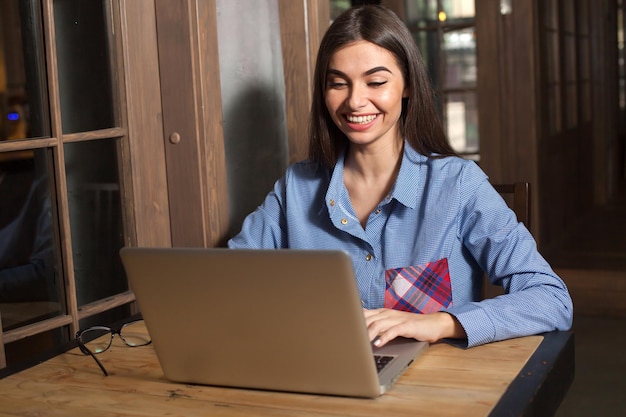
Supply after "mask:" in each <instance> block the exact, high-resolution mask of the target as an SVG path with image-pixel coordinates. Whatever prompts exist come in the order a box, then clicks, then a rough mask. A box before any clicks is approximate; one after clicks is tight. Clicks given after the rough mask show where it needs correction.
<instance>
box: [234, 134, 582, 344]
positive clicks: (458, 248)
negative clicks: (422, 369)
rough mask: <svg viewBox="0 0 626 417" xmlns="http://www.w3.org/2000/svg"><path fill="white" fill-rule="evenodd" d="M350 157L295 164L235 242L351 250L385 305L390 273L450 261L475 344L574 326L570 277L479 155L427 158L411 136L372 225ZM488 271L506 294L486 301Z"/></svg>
mask: <svg viewBox="0 0 626 417" xmlns="http://www.w3.org/2000/svg"><path fill="white" fill-rule="evenodd" d="M343 158H344V156H343V155H342V156H341V157H340V158H339V160H338V161H337V164H336V166H335V168H334V170H332V171H330V170H328V169H326V168H324V167H322V166H320V165H318V164H313V163H310V162H299V163H296V164H294V165H292V166H290V167H289V168H288V170H287V172H286V174H285V176H284V177H283V178H281V179H280V180H278V181H277V182H276V184H275V186H274V189H273V191H271V192H270V193H269V194H268V196H267V197H266V199H265V201H264V202H263V204H261V206H259V207H258V208H257V209H256V210H255V211H254V212H253V213H252V214H250V215H249V216H248V217H247V218H246V219H245V221H244V223H243V227H242V230H241V232H240V233H239V234H238V235H237V236H235V237H234V238H233V239H231V240H230V241H229V242H228V245H229V247H231V248H255V249H262V248H263V249H268V248H269V249H271V248H292V249H340V250H344V251H346V252H348V253H349V254H350V255H351V257H352V260H353V264H354V270H355V274H356V280H357V286H358V289H359V292H360V295H361V299H362V300H363V301H364V305H365V307H366V308H381V307H383V305H384V294H385V271H386V270H389V269H395V268H403V267H408V266H418V265H423V264H425V263H429V262H433V261H437V260H440V259H443V258H447V259H448V266H449V273H450V282H451V286H452V305H451V306H449V307H447V308H446V309H445V310H444V311H447V312H449V313H450V314H452V315H454V316H455V317H456V318H457V320H458V321H459V322H460V323H461V325H462V326H463V328H464V329H465V332H466V334H467V338H468V340H467V346H468V347H469V346H475V345H479V344H483V343H487V342H492V341H496V340H503V339H508V338H512V337H518V336H525V335H530V334H537V333H542V332H545V331H551V330H555V329H559V330H567V329H569V328H570V327H571V323H572V300H571V298H570V296H569V293H568V291H567V288H566V286H565V284H564V282H563V281H562V280H561V279H560V278H559V277H558V276H557V275H556V274H555V273H554V271H553V270H552V269H551V268H550V266H549V265H548V263H547V262H546V261H545V259H544V258H543V257H542V256H541V255H540V254H539V252H538V251H537V248H536V243H535V241H534V239H533V237H532V236H531V234H530V233H529V231H528V230H527V229H526V227H525V226H524V225H523V224H522V223H519V222H518V221H517V219H516V217H515V214H514V213H513V211H512V210H511V209H510V208H509V207H508V206H507V205H506V203H505V201H504V200H503V199H502V197H501V196H500V194H498V193H497V192H496V191H495V190H494V189H493V187H492V186H491V184H490V183H489V181H488V178H487V176H486V175H485V173H484V172H483V171H482V170H481V169H480V168H479V167H478V166H477V165H476V164H475V163H474V162H473V161H468V160H465V159H462V158H457V157H446V158H440V159H435V158H428V157H426V156H423V155H421V154H419V153H417V152H416V151H415V150H413V149H412V148H411V147H410V146H409V145H408V143H405V146H404V156H403V159H402V164H401V166H400V172H399V173H398V178H397V180H396V183H395V184H394V186H393V188H392V191H391V193H390V194H389V195H388V196H387V197H386V198H385V199H384V200H383V201H381V202H380V204H379V205H378V207H377V208H376V209H375V210H374V211H373V212H372V213H371V214H370V216H369V218H368V220H367V224H366V227H365V228H363V227H362V226H361V224H360V222H359V219H358V218H357V216H356V214H355V212H354V210H353V208H352V205H351V203H350V198H349V196H348V191H347V189H346V187H345V185H344V183H343V165H344V164H343V162H344V159H343ZM483 271H485V272H486V273H487V274H488V276H489V279H490V280H491V282H493V283H496V284H501V285H503V286H504V288H505V291H506V292H507V294H506V295H503V296H500V297H496V298H494V299H489V300H483V301H479V300H480V294H481V285H482V277H483Z"/></svg>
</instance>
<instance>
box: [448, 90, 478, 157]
mask: <svg viewBox="0 0 626 417" xmlns="http://www.w3.org/2000/svg"><path fill="white" fill-rule="evenodd" d="M444 122H445V126H446V130H447V134H448V137H449V138H450V144H451V145H452V147H453V148H454V150H455V151H457V152H460V153H469V154H472V153H478V152H479V147H478V111H477V108H476V94H475V92H465V93H455V94H448V95H447V96H446V104H445V118H444Z"/></svg>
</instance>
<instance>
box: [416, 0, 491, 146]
mask: <svg viewBox="0 0 626 417" xmlns="http://www.w3.org/2000/svg"><path fill="white" fill-rule="evenodd" d="M405 4H406V9H405V11H406V22H407V25H408V26H409V29H411V32H412V33H413V36H414V38H415V40H416V41H417V44H418V47H419V48H420V52H421V54H422V57H423V58H424V63H425V64H426V68H427V70H428V73H429V75H430V79H431V81H432V83H433V87H434V88H435V90H436V92H437V95H438V98H439V100H440V103H439V111H440V112H441V115H442V118H443V120H444V125H445V128H446V133H447V135H448V137H449V139H450V142H451V144H452V146H453V148H454V149H455V150H456V151H457V152H459V153H461V154H463V155H465V156H467V157H468V158H472V159H478V158H479V156H478V153H479V151H480V147H479V138H478V118H477V109H476V98H475V96H476V76H477V73H476V71H477V65H476V39H475V32H474V14H475V9H474V0H439V1H438V0H415V1H409V2H406V3H405Z"/></svg>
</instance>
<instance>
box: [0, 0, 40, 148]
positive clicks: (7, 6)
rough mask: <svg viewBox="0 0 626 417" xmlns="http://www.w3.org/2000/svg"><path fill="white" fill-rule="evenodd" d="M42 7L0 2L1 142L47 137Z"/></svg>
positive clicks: (19, 0) (27, 1) (21, 0)
mask: <svg viewBox="0 0 626 417" xmlns="http://www.w3.org/2000/svg"><path fill="white" fill-rule="evenodd" d="M41 22H42V20H41V8H40V5H39V2H38V1H36V0H2V1H1V2H0V141H4V140H14V139H24V138H37V137H48V136H50V114H49V109H48V96H47V84H46V65H45V54H44V49H43V34H42V33H43V32H42V23H41Z"/></svg>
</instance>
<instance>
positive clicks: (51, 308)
mask: <svg viewBox="0 0 626 417" xmlns="http://www.w3.org/2000/svg"><path fill="white" fill-rule="evenodd" d="M47 152H48V151H47V150H45V149H40V150H35V151H20V152H5V153H2V154H0V314H1V316H2V327H3V330H4V331H6V330H10V329H13V328H16V327H19V326H23V325H25V324H29V323H33V322H35V321H39V320H42V319H45V318H48V317H52V316H55V315H58V314H59V313H60V312H61V310H62V308H61V307H62V301H63V296H62V295H63V294H62V292H61V289H62V288H63V286H62V285H61V284H60V277H59V271H60V268H59V267H58V265H57V259H58V258H57V247H58V245H57V244H56V242H57V240H56V239H55V236H56V233H55V231H56V228H55V225H54V222H53V213H52V210H53V208H52V201H51V192H50V186H49V178H48V163H47V159H46V157H47V154H46V153H47Z"/></svg>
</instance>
